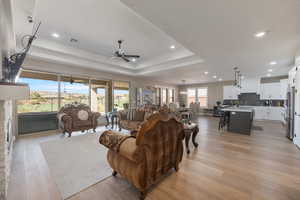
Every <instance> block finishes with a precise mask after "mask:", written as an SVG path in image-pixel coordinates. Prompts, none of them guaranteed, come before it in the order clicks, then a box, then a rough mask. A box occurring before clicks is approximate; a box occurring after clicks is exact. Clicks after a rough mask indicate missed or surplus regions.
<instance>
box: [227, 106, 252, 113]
mask: <svg viewBox="0 0 300 200" xmlns="http://www.w3.org/2000/svg"><path fill="white" fill-rule="evenodd" d="M221 110H222V111H229V112H253V108H252V107H246V106H243V107H229V108H224V109H221Z"/></svg>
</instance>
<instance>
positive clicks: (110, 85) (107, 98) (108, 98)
mask: <svg viewBox="0 0 300 200" xmlns="http://www.w3.org/2000/svg"><path fill="white" fill-rule="evenodd" d="M22 72H25V73H29V74H30V73H31V74H49V75H51V76H56V77H57V79H56V82H57V92H58V95H57V96H58V108H57V111H53V112H54V113H57V112H59V110H60V109H61V107H62V99H61V95H62V88H61V87H62V84H61V83H62V82H63V80H62V77H76V78H79V79H87V81H88V101H87V102H88V105H89V106H91V101H92V100H91V90H92V87H91V84H92V81H102V82H106V86H105V89H106V93H105V112H109V111H110V110H109V107H110V106H109V105H110V104H113V103H114V94H113V92H114V85H113V83H114V82H118V81H119V80H108V79H99V78H95V77H87V76H81V75H77V74H76V75H69V74H60V73H55V72H46V71H38V70H31V69H22V71H21V74H20V79H22V78H30V77H22ZM33 79H34V78H33ZM36 80H47V79H39V78H36ZM119 82H127V83H128V102H129V105H130V103H131V98H130V96H131V89H130V88H131V82H130V81H119ZM29 88H30V85H29ZM109 90H111V95H110V92H109ZM16 104H17V106H18V102H17V103H16ZM30 113H39V114H42V113H49V112H19V111H18V108H17V109H16V114H17V115H19V114H30Z"/></svg>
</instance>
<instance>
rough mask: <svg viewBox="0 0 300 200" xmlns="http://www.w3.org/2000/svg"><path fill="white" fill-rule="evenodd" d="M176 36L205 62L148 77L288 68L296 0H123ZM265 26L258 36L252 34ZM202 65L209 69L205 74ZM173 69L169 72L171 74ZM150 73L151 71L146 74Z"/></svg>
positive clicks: (299, 42) (198, 77)
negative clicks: (258, 37) (260, 36)
mask: <svg viewBox="0 0 300 200" xmlns="http://www.w3.org/2000/svg"><path fill="white" fill-rule="evenodd" d="M122 2H124V3H126V4H127V5H128V6H129V7H131V8H132V9H134V10H135V11H136V12H138V13H139V14H140V15H141V16H143V17H145V18H147V19H148V20H150V21H151V22H152V23H153V24H155V25H156V26H158V27H159V28H160V29H161V30H163V31H164V32H166V33H167V34H169V35H170V36H172V37H173V38H174V39H176V40H177V41H178V42H180V43H181V44H183V45H184V46H185V47H187V48H189V49H190V50H191V51H193V52H194V53H195V54H196V55H199V56H201V57H202V58H203V59H204V60H205V63H203V64H198V65H193V66H190V67H186V68H184V69H183V68H178V69H174V70H168V71H164V72H159V73H152V74H151V76H150V77H152V78H158V79H162V78H164V79H167V80H166V81H171V82H174V83H176V82H177V83H178V82H180V80H182V79H186V80H187V82H190V83H195V82H208V81H213V80H214V79H213V78H212V76H213V75H217V76H218V77H220V78H222V79H223V80H230V79H233V67H234V66H238V67H239V68H240V69H241V72H242V73H243V74H244V75H245V77H254V76H266V74H267V73H268V69H269V68H270V66H269V65H268V64H269V63H270V61H273V60H275V61H276V62H277V63H278V64H277V65H276V66H273V67H272V68H273V71H274V72H273V73H272V76H276V75H282V74H287V70H288V69H289V68H288V66H290V65H292V64H293V62H294V56H295V52H296V49H297V48H299V47H300V23H299V20H300V12H299V11H300V1H299V0H251V1H246V0H244V1H241V0H226V1H220V0H189V1H182V0H163V1H158V0H154V1H147V0H139V1H135V0H122ZM259 31H269V33H268V35H267V36H266V37H265V38H262V39H256V38H254V37H253V35H254V34H255V33H256V32H259ZM204 71H209V72H210V73H209V75H207V76H204ZM170 75H171V76H170ZM148 76H149V75H148Z"/></svg>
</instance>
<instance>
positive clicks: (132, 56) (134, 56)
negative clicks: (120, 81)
mask: <svg viewBox="0 0 300 200" xmlns="http://www.w3.org/2000/svg"><path fill="white" fill-rule="evenodd" d="M123 56H124V57H126V58H139V57H140V56H139V55H127V54H124V55H123Z"/></svg>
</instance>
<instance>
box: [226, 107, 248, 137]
mask: <svg viewBox="0 0 300 200" xmlns="http://www.w3.org/2000/svg"><path fill="white" fill-rule="evenodd" d="M222 111H224V112H225V116H226V117H227V130H228V131H229V132H233V133H240V134H244V135H250V134H251V128H252V122H253V116H254V109H253V108H251V107H245V106H243V107H229V108H224V109H222Z"/></svg>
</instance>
